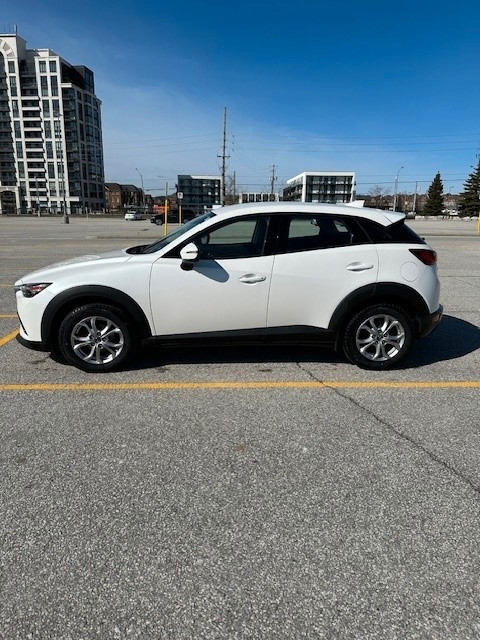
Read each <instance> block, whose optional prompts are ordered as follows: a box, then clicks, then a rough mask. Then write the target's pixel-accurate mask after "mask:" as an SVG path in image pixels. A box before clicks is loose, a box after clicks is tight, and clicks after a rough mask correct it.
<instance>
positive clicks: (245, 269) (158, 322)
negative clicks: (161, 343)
mask: <svg viewBox="0 0 480 640" xmlns="http://www.w3.org/2000/svg"><path fill="white" fill-rule="evenodd" d="M180 264H181V260H180V259H177V258H160V259H159V260H157V262H156V263H155V264H154V265H153V267H152V274H151V284H150V291H151V306H152V316H153V320H154V324H155V332H156V334H157V335H174V334H186V333H201V332H211V331H233V330H242V329H260V330H265V327H266V322H267V300H268V291H269V288H270V282H271V273H272V266H273V256H259V257H255V258H237V259H234V260H228V259H227V260H199V261H198V262H196V263H195V264H194V267H193V269H192V270H191V271H183V270H182V269H181V267H180Z"/></svg>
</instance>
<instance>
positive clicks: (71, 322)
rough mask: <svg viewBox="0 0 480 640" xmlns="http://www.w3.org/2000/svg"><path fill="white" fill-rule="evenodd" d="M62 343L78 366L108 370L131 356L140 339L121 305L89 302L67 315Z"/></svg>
mask: <svg viewBox="0 0 480 640" xmlns="http://www.w3.org/2000/svg"><path fill="white" fill-rule="evenodd" d="M58 346H59V348H60V351H61V353H62V355H63V356H64V358H65V359H66V360H67V362H69V363H70V364H73V365H74V366H75V367H77V368H78V369H82V370H83V371H88V372H95V373H106V372H108V371H113V370H114V369H118V368H119V367H120V366H121V365H124V364H125V363H126V362H127V360H129V358H130V357H131V356H132V355H133V353H134V351H135V348H136V340H135V338H134V336H133V334H132V331H131V329H130V327H129V326H128V323H127V321H126V319H125V316H124V315H123V313H122V312H121V311H120V310H119V309H117V308H116V307H113V306H110V305H108V304H85V305H82V306H80V307H77V308H75V309H73V310H72V311H70V312H69V313H68V314H67V315H66V316H65V317H64V318H63V320H62V322H61V323H60V327H59V332H58Z"/></svg>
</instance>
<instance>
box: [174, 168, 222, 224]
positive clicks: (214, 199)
mask: <svg viewBox="0 0 480 640" xmlns="http://www.w3.org/2000/svg"><path fill="white" fill-rule="evenodd" d="M177 194H178V195H177V197H179V202H180V204H181V205H182V208H183V211H184V213H187V212H189V213H192V214H193V215H199V214H201V213H203V212H204V211H205V210H207V209H211V208H212V207H215V206H219V205H220V204H221V197H222V178H221V177H220V176H192V175H179V176H178V177H177Z"/></svg>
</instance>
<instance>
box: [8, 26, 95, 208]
mask: <svg viewBox="0 0 480 640" xmlns="http://www.w3.org/2000/svg"><path fill="white" fill-rule="evenodd" d="M0 54H1V55H0V212H5V213H12V212H14V213H27V212H29V211H38V210H40V211H45V212H47V211H48V212H51V213H59V212H62V211H63V210H64V209H65V210H66V212H67V213H70V212H71V213H81V212H85V211H88V210H102V209H104V207H105V191H104V164H103V144H102V124H101V113H100V106H101V102H100V100H99V99H98V98H97V97H96V95H95V84H94V74H93V72H92V71H91V70H90V69H88V68H87V67H85V66H76V65H71V64H70V63H69V62H67V61H66V60H64V59H63V58H61V57H60V56H59V55H58V54H57V53H55V52H54V51H52V50H51V49H27V48H26V41H25V40H24V39H23V38H21V37H20V36H18V35H17V34H16V33H15V32H14V33H7V34H0Z"/></svg>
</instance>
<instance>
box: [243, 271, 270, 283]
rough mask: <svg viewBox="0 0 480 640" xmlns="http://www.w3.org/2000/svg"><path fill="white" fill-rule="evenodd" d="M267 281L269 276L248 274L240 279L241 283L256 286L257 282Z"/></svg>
mask: <svg viewBox="0 0 480 640" xmlns="http://www.w3.org/2000/svg"><path fill="white" fill-rule="evenodd" d="M266 279H267V276H257V274H255V273H246V274H245V275H244V276H242V277H241V278H239V279H238V281H239V282H243V283H244V284H256V283H257V282H263V281H264V280H266Z"/></svg>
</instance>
